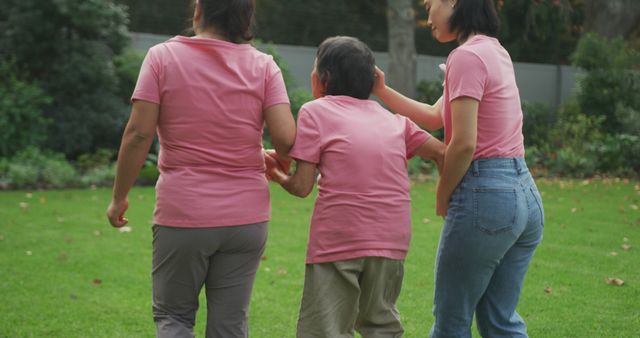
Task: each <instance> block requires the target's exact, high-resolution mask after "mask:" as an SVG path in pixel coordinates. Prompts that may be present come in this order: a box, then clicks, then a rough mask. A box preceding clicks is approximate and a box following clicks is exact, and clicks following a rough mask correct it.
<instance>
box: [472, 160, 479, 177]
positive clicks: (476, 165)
mask: <svg viewBox="0 0 640 338" xmlns="http://www.w3.org/2000/svg"><path fill="white" fill-rule="evenodd" d="M471 167H472V168H473V176H478V175H479V174H480V171H479V170H478V160H475V161H471Z"/></svg>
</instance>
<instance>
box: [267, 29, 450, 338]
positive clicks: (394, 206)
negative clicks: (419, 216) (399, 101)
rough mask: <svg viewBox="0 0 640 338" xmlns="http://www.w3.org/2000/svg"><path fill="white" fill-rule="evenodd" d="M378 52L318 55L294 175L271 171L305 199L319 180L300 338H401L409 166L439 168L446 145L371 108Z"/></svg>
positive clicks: (330, 50) (340, 41) (351, 43)
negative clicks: (430, 163) (427, 162)
mask: <svg viewBox="0 0 640 338" xmlns="http://www.w3.org/2000/svg"><path fill="white" fill-rule="evenodd" d="M374 72H375V61H374V58H373V53H372V52H371V50H370V49H369V47H367V46H366V45H365V44H364V43H362V42H361V41H359V40H357V39H355V38H352V37H345V36H338V37H333V38H329V39H326V40H325V41H324V42H322V44H320V47H318V53H317V59H316V63H315V65H314V69H313V71H312V73H311V85H312V92H313V95H314V96H315V97H316V98H317V100H314V101H311V102H309V103H306V104H305V105H304V106H302V108H301V109H300V113H299V114H298V130H297V134H296V140H295V144H294V146H293V148H292V149H291V152H290V156H291V157H292V158H295V159H296V163H297V167H296V172H295V174H294V175H293V176H288V175H286V174H285V173H284V172H282V171H279V170H277V168H278V167H277V166H274V167H273V169H274V170H270V171H268V173H269V175H270V176H271V177H273V179H274V180H275V181H277V182H279V183H280V184H281V185H282V187H283V188H285V189H286V190H287V191H288V192H289V193H291V194H293V195H296V196H300V197H305V196H307V195H308V194H309V193H310V192H311V190H312V188H313V185H314V183H315V178H316V169H317V170H318V171H319V172H320V179H319V181H318V197H317V199H316V203H315V207H314V209H313V216H312V218H311V231H310V234H309V244H308V246H307V259H306V263H307V265H306V270H305V278H304V291H303V296H302V304H301V306H300V316H299V319H298V327H297V337H352V336H353V333H354V330H357V331H358V332H360V334H361V335H362V336H363V337H399V336H401V335H402V332H403V329H402V325H401V324H400V320H399V316H398V311H397V309H396V306H395V303H396V299H397V298H398V295H399V293H400V288H401V286H402V277H403V262H404V258H405V256H406V254H407V250H408V248H409V241H410V239H411V204H410V198H409V178H408V174H407V158H409V157H411V156H413V155H414V154H415V155H418V156H421V157H423V158H425V159H432V160H436V162H437V163H438V164H439V163H441V160H442V153H443V151H444V145H443V144H442V143H441V142H440V141H438V140H437V139H435V138H433V137H431V136H430V135H429V134H428V133H427V132H425V131H424V130H421V129H420V128H419V127H418V126H417V125H416V124H415V123H413V122H411V121H410V120H409V119H407V118H406V117H403V116H399V115H394V114H391V113H390V112H389V111H387V110H386V109H384V108H383V107H382V106H380V104H379V103H377V102H375V101H372V100H369V99H368V98H369V95H370V94H371V88H372V86H373V82H374Z"/></svg>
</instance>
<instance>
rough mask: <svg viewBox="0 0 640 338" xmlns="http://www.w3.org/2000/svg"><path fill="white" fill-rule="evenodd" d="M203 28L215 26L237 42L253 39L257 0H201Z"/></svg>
mask: <svg viewBox="0 0 640 338" xmlns="http://www.w3.org/2000/svg"><path fill="white" fill-rule="evenodd" d="M199 2H200V6H201V9H202V26H203V27H202V28H206V27H210V26H213V27H215V28H217V29H219V30H221V31H222V33H224V34H225V35H226V37H227V38H228V39H229V40H230V41H232V42H236V43H241V42H247V41H251V40H252V39H253V27H254V26H255V7H256V6H255V0H199Z"/></svg>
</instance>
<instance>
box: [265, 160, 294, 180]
mask: <svg viewBox="0 0 640 338" xmlns="http://www.w3.org/2000/svg"><path fill="white" fill-rule="evenodd" d="M264 158H265V163H266V164H267V170H266V172H265V175H267V178H268V179H270V180H272V181H274V182H276V183H279V184H282V183H283V182H284V181H286V180H287V179H289V175H288V174H287V173H286V172H285V171H284V170H283V168H282V166H281V165H280V164H279V163H278V160H277V159H275V158H274V157H273V156H272V155H271V154H269V153H267V152H265V153H264ZM290 165H291V163H289V166H290Z"/></svg>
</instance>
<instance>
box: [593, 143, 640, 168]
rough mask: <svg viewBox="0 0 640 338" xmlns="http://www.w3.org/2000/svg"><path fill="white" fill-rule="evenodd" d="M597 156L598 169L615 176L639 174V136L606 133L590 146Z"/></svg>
mask: <svg viewBox="0 0 640 338" xmlns="http://www.w3.org/2000/svg"><path fill="white" fill-rule="evenodd" d="M592 148H593V152H594V154H595V156H596V157H597V158H598V171H599V172H601V173H609V174H613V175H616V176H627V177H628V176H638V175H640V136H638V135H629V134H615V135H606V136H605V137H604V139H603V140H602V141H601V142H598V143H597V144H594V145H593V146H592Z"/></svg>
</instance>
